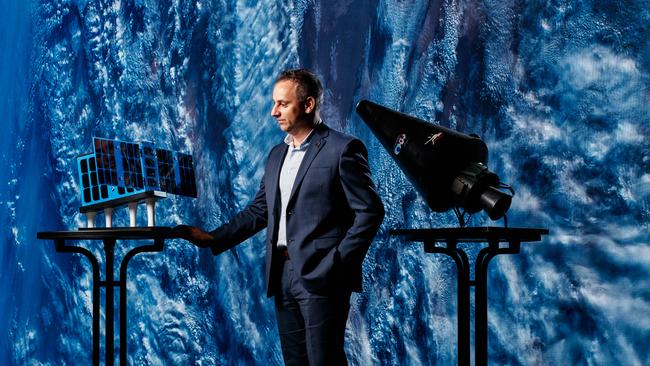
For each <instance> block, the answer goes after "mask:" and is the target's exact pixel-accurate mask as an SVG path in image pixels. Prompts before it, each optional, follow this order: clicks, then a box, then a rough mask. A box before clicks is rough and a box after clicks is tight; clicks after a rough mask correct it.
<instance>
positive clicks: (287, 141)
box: [284, 119, 323, 150]
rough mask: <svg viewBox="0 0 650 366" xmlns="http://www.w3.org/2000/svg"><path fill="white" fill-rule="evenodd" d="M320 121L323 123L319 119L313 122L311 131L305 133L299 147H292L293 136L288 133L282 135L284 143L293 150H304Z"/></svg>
mask: <svg viewBox="0 0 650 366" xmlns="http://www.w3.org/2000/svg"><path fill="white" fill-rule="evenodd" d="M321 123H323V122H322V120H320V119H319V120H318V122H316V123H314V128H312V129H311V131H309V135H307V137H305V139H304V140H303V142H302V144H300V147H293V137H292V136H291V135H289V134H287V135H286V136H285V137H284V143H285V144H287V145H289V148H291V149H293V150H305V149H307V147H308V146H309V143H310V142H311V139H312V137H313V136H314V130H315V129H316V126H318V125H319V124H321Z"/></svg>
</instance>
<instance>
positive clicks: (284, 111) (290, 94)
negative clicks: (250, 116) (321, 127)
mask: <svg viewBox="0 0 650 366" xmlns="http://www.w3.org/2000/svg"><path fill="white" fill-rule="evenodd" d="M297 88H298V84H297V83H295V82H294V81H291V80H282V81H279V82H277V83H276V84H275V87H273V109H272V110H271V115H272V116H273V117H275V119H276V120H277V121H278V124H279V125H280V129H282V131H284V132H286V133H291V132H292V131H296V129H300V128H301V127H304V126H306V125H307V124H308V123H309V122H308V121H309V118H308V116H307V113H309V112H311V110H312V109H313V108H312V107H310V106H308V105H307V106H306V105H305V101H300V100H298V95H297V93H296V92H297ZM312 99H313V98H312ZM307 104H309V103H307Z"/></svg>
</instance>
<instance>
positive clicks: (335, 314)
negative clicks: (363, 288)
mask: <svg viewBox="0 0 650 366" xmlns="http://www.w3.org/2000/svg"><path fill="white" fill-rule="evenodd" d="M279 280H280V281H279V282H280V283H279V288H278V291H276V295H275V314H276V318H277V322H278V330H279V333H280V344H281V346H282V356H283V357H284V362H285V364H286V365H287V366H294V365H295V366H298V365H300V366H302V365H310V366H320V365H327V366H331V365H347V358H346V356H345V351H344V348H343V346H344V340H345V325H346V323H347V319H348V313H349V311H350V295H351V292H350V291H349V290H343V289H335V290H332V291H330V293H327V294H314V293H310V292H308V291H307V290H305V288H304V287H303V286H302V285H301V283H300V280H299V278H298V274H297V273H296V272H295V271H294V268H293V267H292V265H291V259H289V258H287V257H284V258H283V259H282V275H281V277H280V279H279ZM339 287H341V286H339Z"/></svg>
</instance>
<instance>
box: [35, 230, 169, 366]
mask: <svg viewBox="0 0 650 366" xmlns="http://www.w3.org/2000/svg"><path fill="white" fill-rule="evenodd" d="M36 237H37V238H38V239H51V240H53V241H54V244H55V248H56V251H57V252H61V253H79V254H81V255H83V256H85V257H86V258H88V260H89V261H90V264H91V265H92V271H93V289H92V301H93V311H92V338H93V341H92V342H93V351H92V352H93V355H92V358H93V365H99V320H100V315H99V307H100V288H101V287H104V288H105V289H106V329H105V339H104V345H105V351H106V359H105V364H106V365H107V366H112V365H113V364H114V362H115V348H114V347H115V339H114V338H115V333H114V322H115V320H114V290H115V287H119V291H120V304H119V312H120V350H119V352H120V365H126V364H127V363H126V339H127V336H126V329H127V326H126V324H127V323H126V316H127V312H126V304H127V302H126V270H127V266H128V264H129V261H130V260H131V259H132V258H133V257H134V256H135V255H136V254H139V253H145V252H150V253H153V252H161V251H162V250H163V246H164V243H165V239H175V238H180V233H178V232H177V231H174V230H173V229H171V228H169V227H143V228H110V229H80V230H78V231H50V232H39V233H38V234H37V235H36ZM149 239H153V244H151V245H142V246H138V247H135V248H133V249H131V250H130V251H128V252H127V253H126V254H125V255H124V258H123V259H122V263H121V264H120V270H119V272H120V274H119V275H120V277H119V280H118V281H115V279H114V268H113V266H114V262H115V242H116V241H117V240H149ZM79 240H101V241H103V243H104V248H103V249H104V254H105V258H106V261H105V266H104V279H103V280H102V279H101V278H100V275H99V271H100V269H99V261H98V260H97V258H96V257H95V256H94V255H93V253H92V252H91V251H90V250H88V249H86V248H82V247H79V246H74V245H69V244H66V241H69V242H72V241H79Z"/></svg>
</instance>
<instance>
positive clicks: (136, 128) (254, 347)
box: [0, 0, 650, 365]
mask: <svg viewBox="0 0 650 366" xmlns="http://www.w3.org/2000/svg"><path fill="white" fill-rule="evenodd" d="M0 4H2V8H1V9H2V14H1V15H0V16H1V17H2V20H3V21H2V22H0V34H3V37H4V39H3V40H2V41H1V42H0V51H1V56H0V63H1V65H0V76H1V77H2V90H0V94H1V96H2V98H1V99H0V103H2V104H0V113H1V114H2V115H3V116H4V117H5V121H6V122H5V123H4V124H3V126H5V125H6V126H7V127H6V128H5V131H4V132H3V133H2V134H0V141H1V142H2V145H1V146H0V154H1V155H0V156H1V157H2V160H3V163H2V164H3V165H2V167H3V169H0V178H1V179H0V182H2V184H6V186H5V187H4V188H3V189H1V190H0V207H2V210H0V220H1V221H0V222H1V223H2V226H3V227H4V228H5V232H4V234H3V235H2V236H0V237H1V238H2V243H0V265H2V272H0V275H1V276H2V277H1V279H2V280H1V281H0V286H2V288H1V289H0V291H1V292H0V293H2V294H3V295H2V296H1V297H0V310H1V311H2V316H1V317H0V326H2V329H6V336H5V337H0V362H1V363H2V364H17V365H23V364H29V365H34V364H36V365H38V364H43V365H46V364H88V363H89V362H90V353H89V350H90V348H91V347H90V313H91V300H90V289H91V286H92V279H91V277H90V274H89V272H90V271H89V265H88V264H87V263H86V262H85V260H84V259H82V258H79V257H78V256H74V255H72V256H71V255H66V254H58V253H55V252H54V248H53V246H52V245H51V243H46V242H39V241H37V240H36V239H35V233H36V232H37V231H41V230H61V229H74V228H76V227H78V226H82V225H83V224H84V218H83V217H82V216H81V215H79V214H78V212H77V207H78V205H79V203H78V184H77V182H76V181H75V178H74V177H75V165H74V158H75V157H76V156H77V155H79V154H82V153H85V152H88V151H90V141H91V138H92V136H102V137H107V138H119V139H122V140H128V141H131V140H149V141H155V142H156V143H157V144H159V145H160V146H165V147H167V148H172V149H177V150H185V151H189V152H191V153H192V154H193V155H194V158H195V162H196V169H197V177H198V182H197V183H198V186H199V195H200V197H199V199H197V200H190V199H186V198H182V197H174V198H168V199H166V200H164V201H162V202H161V204H160V205H159V211H158V219H159V222H160V224H161V225H170V226H171V225H175V224H177V223H191V224H196V225H199V226H202V227H206V228H214V227H216V226H217V225H219V224H221V223H223V222H225V221H227V220H228V218H229V217H231V216H232V215H233V214H234V213H236V212H237V211H238V210H239V209H241V208H242V207H243V206H244V205H246V203H247V202H248V201H249V200H250V198H251V197H252V195H253V194H254V193H255V190H256V188H257V185H258V183H259V179H260V177H261V174H262V166H263V161H264V159H265V158H266V154H267V152H268V150H269V148H270V147H271V146H273V145H275V144H276V143H277V142H278V141H280V140H281V138H282V134H281V132H280V131H279V130H278V128H277V127H276V126H275V125H274V123H273V121H272V119H271V118H270V116H269V111H270V106H271V103H270V91H271V88H272V85H273V80H274V77H275V76H276V74H277V73H278V72H279V71H280V70H283V69H285V68H289V67H296V66H303V67H308V68H311V69H313V70H314V71H316V72H317V73H318V74H319V75H320V76H321V77H322V79H323V81H324V84H325V86H326V89H327V93H326V102H325V106H324V111H323V118H324V120H325V121H326V122H327V123H328V124H329V125H331V126H332V127H334V128H337V129H341V130H344V131H347V132H349V133H352V134H354V135H356V136H359V137H360V138H361V139H362V140H363V141H364V142H365V143H366V144H367V146H368V148H369V150H370V162H371V167H372V170H373V172H374V176H375V180H376V182H377V185H378V189H379V191H380V194H381V196H382V199H383V200H384V203H385V205H386V209H387V217H386V220H385V222H384V224H383V226H382V229H381V231H380V233H379V235H378V237H377V239H376V240H375V242H374V244H373V246H372V247H371V250H370V251H369V253H368V257H367V259H366V262H365V263H364V283H365V288H366V290H365V292H364V293H362V294H358V295H355V296H353V300H352V302H353V305H352V310H351V314H350V320H349V323H348V330H347V353H348V356H349V358H350V362H351V364H354V365H377V364H382V365H419V364H438V365H452V364H455V362H456V345H455V340H456V323H455V322H456V314H455V306H456V298H455V286H454V281H455V269H454V267H453V263H452V262H451V261H450V260H448V259H446V258H444V257H438V256H431V255H425V254H424V253H423V252H422V249H421V248H420V247H418V246H416V245H412V244H408V243H405V242H402V241H400V240H398V239H395V238H392V237H390V236H389V235H388V230H389V229H391V228H417V227H440V226H454V225H455V224H456V222H455V218H454V217H453V215H451V214H449V213H445V214H437V213H432V212H431V211H430V210H429V209H428V208H427V207H426V205H425V204H424V203H423V202H422V200H421V199H420V198H419V197H418V195H417V194H416V193H415V191H414V190H413V188H412V186H411V185H410V183H409V182H408V181H407V180H406V178H405V177H404V175H403V174H402V173H401V172H400V171H399V169H398V168H397V167H396V165H395V164H394V163H393V162H392V160H391V158H390V157H389V156H388V154H387V153H386V152H385V151H384V150H383V148H382V147H381V145H380V144H379V143H378V141H376V140H375V139H374V137H373V136H372V134H371V133H370V132H369V131H368V130H367V129H366V127H365V126H364V124H363V123H362V122H361V121H360V119H359V118H358V117H357V116H356V115H355V114H354V113H353V108H354V105H355V103H356V102H357V101H358V100H360V99H362V98H365V99H370V100H373V101H376V102H378V103H380V104H384V105H386V106H389V107H391V108H394V109H399V110H402V111H404V112H406V113H409V114H412V115H415V116H418V117H420V118H423V119H427V120H430V121H435V122H436V123H440V124H442V125H444V126H447V127H452V128H455V129H458V130H460V131H463V132H466V133H477V134H479V135H481V136H482V137H483V138H484V139H485V140H486V142H487V143H488V146H489V148H490V161H489V166H490V167H491V169H492V170H494V171H496V172H497V173H498V174H499V175H500V176H501V177H502V178H503V180H504V181H506V182H509V183H511V184H512V185H513V186H514V187H515V189H516V190H517V195H516V196H515V199H514V201H513V207H512V209H511V211H510V215H509V218H510V222H511V225H514V226H542V227H549V228H550V229H551V235H550V236H549V237H548V238H546V239H545V240H544V242H543V243H540V244H531V245H524V248H523V250H522V253H521V254H520V255H518V256H512V257H510V256H504V257H503V258H499V259H496V260H495V261H494V263H493V264H492V266H491V271H490V289H489V306H490V308H489V320H490V333H489V353H490V361H491V364H497V365H561V364H571V365H610V364H624V365H644V364H649V363H650V353H649V352H648V350H647V347H646V346H645V342H647V339H648V338H649V337H650V320H649V319H650V318H648V316H647V314H648V313H650V292H648V289H650V284H649V280H648V278H650V276H649V274H650V234H649V229H650V227H649V226H650V224H649V223H650V146H649V143H648V141H650V140H649V137H650V130H649V128H650V127H649V126H650V113H648V112H649V111H650V107H648V105H649V102H650V92H649V89H648V85H650V83H649V81H650V80H649V77H650V74H649V71H650V44H648V42H647V39H648V38H649V37H648V36H649V34H648V26H647V24H648V21H649V20H650V13H649V10H648V7H647V6H644V2H643V1H628V2H625V3H622V2H603V1H586V0H583V1H561V0H557V1H550V2H517V1H492V0H490V1H483V2H479V1H472V0H467V1H460V0H439V1H423V0H419V1H418V0H414V1H398V0H382V1H380V0H361V1H354V2H353V1H350V0H334V1H327V2H325V1H310V0H291V1H288V2H287V1H277V0H259V1H255V0H248V1H244V0H241V1H235V0H214V1H198V0H197V1H180V0H174V1H172V0H162V1H155V0H113V1H107V0H101V1H100V0H95V1H93V0H53V1H32V2H13V1H9V0H7V1H1V2H0ZM141 211H142V210H141ZM99 220H102V217H101V215H100V217H99ZM126 220H127V218H126V214H125V212H124V210H119V211H118V213H117V216H116V218H115V221H116V225H125V224H126V222H127V221H126ZM140 220H141V221H144V217H140ZM472 223H473V224H474V225H487V224H492V223H491V222H490V221H489V220H488V219H487V218H486V217H484V216H482V215H476V217H474V218H473V221H472ZM263 240H264V238H263V237H262V235H258V236H256V237H254V238H252V239H251V240H249V241H248V242H247V243H245V244H243V245H241V246H239V247H237V248H236V249H234V250H232V251H230V252H228V253H225V254H223V255H221V256H219V257H212V256H211V254H210V253H209V252H207V251H199V250H197V249H195V248H194V247H192V246H191V245H190V244H189V243H187V242H184V241H176V240H174V241H168V242H167V243H166V247H165V250H164V252H163V253H161V254H156V255H141V256H139V257H136V259H134V260H133V261H132V263H131V266H130V269H129V276H130V280H129V282H128V291H129V298H128V305H129V313H128V316H129V328H128V334H129V338H128V353H129V361H130V363H131V364H135V365H171V364H179V365H180V364H197V365H215V364H216V365H220V364H242V365H249V364H281V354H280V348H279V341H278V337H277V334H276V333H277V330H276V325H275V320H274V315H273V306H272V302H271V300H269V299H266V298H265V297H264V295H263V288H264V284H263V275H262V262H263V258H264V253H263V249H262V248H263V244H262V243H263ZM85 245H86V246H87V247H89V248H91V249H92V250H93V251H94V252H96V253H97V255H98V257H101V255H100V248H99V247H98V246H97V244H96V243H90V242H89V243H85ZM127 249H128V248H126V247H122V246H120V247H119V248H118V255H123V254H124V253H125V252H126V250H127ZM474 252H475V251H474Z"/></svg>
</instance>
